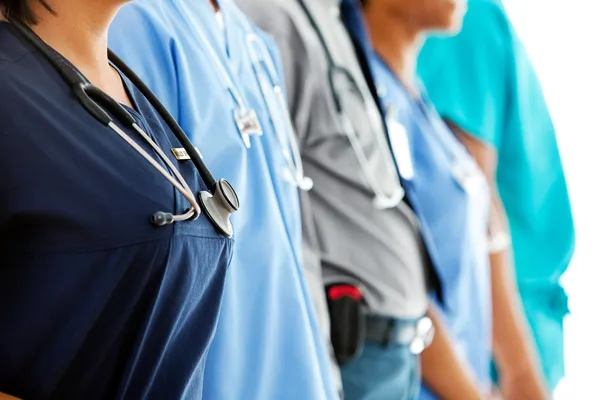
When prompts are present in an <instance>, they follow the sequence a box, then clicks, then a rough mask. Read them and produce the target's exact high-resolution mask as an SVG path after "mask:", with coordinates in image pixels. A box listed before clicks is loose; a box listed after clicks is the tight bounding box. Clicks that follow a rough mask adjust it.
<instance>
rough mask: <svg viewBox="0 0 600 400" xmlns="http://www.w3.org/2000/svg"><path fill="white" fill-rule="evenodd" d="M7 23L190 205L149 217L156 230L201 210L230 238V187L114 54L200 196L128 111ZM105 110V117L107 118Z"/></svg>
mask: <svg viewBox="0 0 600 400" xmlns="http://www.w3.org/2000/svg"><path fill="white" fill-rule="evenodd" d="M7 20H8V21H9V22H10V23H11V24H12V26H14V27H15V29H16V32H17V33H18V34H19V35H20V36H22V38H23V39H25V40H27V41H28V42H30V43H31V44H32V45H33V46H34V47H35V48H36V49H37V50H39V51H40V52H41V53H42V55H43V56H44V57H45V58H46V59H47V60H48V61H49V62H50V64H51V65H52V66H53V67H54V68H55V69H56V71H57V72H58V73H59V74H60V75H61V77H62V78H63V80H64V81H65V82H66V83H67V85H69V86H70V87H71V90H72V92H73V95H74V96H75V98H76V99H77V101H78V102H79V104H81V106H82V107H83V108H84V109H85V110H86V111H87V112H88V113H89V114H90V115H92V116H93V117H94V118H95V119H96V120H98V121H99V122H100V123H101V124H103V125H105V126H107V127H108V128H110V129H112V130H113V131H114V132H115V133H117V134H118V135H119V136H120V137H121V138H122V139H123V140H125V141H126V142H127V143H128V144H129V145H130V146H131V147H133V148H134V149H135V150H136V151H137V152H138V153H139V154H140V155H141V156H142V157H144V159H146V161H148V162H149V163H150V164H151V165H152V166H153V167H154V168H155V169H156V170H157V171H158V172H160V173H161V174H162V175H163V176H164V177H165V179H167V180H168V181H169V182H170V183H171V184H172V185H173V186H174V187H175V189H176V190H177V191H179V192H180V193H181V194H182V195H183V196H184V197H185V198H186V200H188V201H189V203H190V208H189V209H188V210H187V211H186V212H185V213H184V214H173V213H168V212H163V211H158V212H156V213H154V214H153V215H152V217H151V222H152V223H153V224H154V225H157V226H164V225H168V224H172V223H174V222H177V221H187V220H195V219H196V218H198V216H199V215H200V213H201V212H202V211H204V213H205V214H206V216H207V217H208V219H209V221H210V222H211V223H212V225H213V226H214V227H215V229H216V230H217V231H218V232H219V233H221V234H222V235H223V236H225V237H227V238H230V237H232V236H233V227H232V225H231V221H230V216H231V214H232V213H234V212H235V211H237V210H238V209H239V206H240V205H239V199H238V196H237V194H236V192H235V190H234V189H233V187H232V186H231V184H230V183H229V182H227V181H226V180H225V179H219V180H218V181H217V180H215V178H214V177H213V176H212V174H211V173H210V171H209V170H208V168H207V167H206V165H205V164H204V161H202V157H201V155H200V153H199V152H198V150H196V148H195V147H194V145H193V144H192V142H191V141H190V139H189V138H188V137H187V135H186V134H185V132H184V131H183V130H182V129H181V127H180V126H179V124H178V123H177V122H176V121H175V119H173V117H172V116H171V114H170V113H169V112H168V111H167V109H166V108H165V107H164V106H163V105H162V103H161V102H160V100H158V98H157V97H156V96H155V95H154V94H153V93H152V91H151V90H150V89H149V88H148V87H147V86H146V85H145V84H144V83H143V82H142V80H141V79H140V78H139V77H138V76H137V75H136V74H135V73H134V72H133V71H132V70H131V69H130V68H129V67H128V66H127V65H126V64H125V63H124V62H123V61H122V60H120V59H119V58H118V57H117V56H116V55H115V54H114V53H112V52H111V51H110V50H108V58H109V60H110V62H111V63H113V64H114V65H115V66H116V67H117V68H118V69H119V70H120V71H121V72H122V73H123V74H124V75H125V76H126V77H127V78H128V79H129V80H130V81H131V82H132V83H133V84H134V85H135V86H136V87H137V89H138V90H139V91H140V92H141V93H142V94H143V95H144V96H145V97H146V99H147V100H148V101H149V102H150V104H151V105H152V107H154V108H155V109H156V111H157V112H158V113H159V115H160V116H161V118H162V119H163V120H164V121H165V122H166V123H167V125H168V126H169V128H170V129H171V131H172V132H173V133H174V134H175V136H176V137H177V140H178V141H179V142H180V143H181V145H182V146H183V148H184V150H185V152H186V153H187V158H189V159H191V161H192V162H193V163H194V166H195V167H196V169H197V170H198V173H199V174H200V177H201V178H202V180H203V181H204V183H205V184H206V187H207V188H208V191H201V192H200V193H198V194H197V196H196V195H194V193H193V192H192V190H191V189H190V187H189V185H188V184H187V182H186V181H185V179H184V178H183V177H182V176H181V174H180V172H179V171H178V169H177V168H176V167H175V166H174V165H173V163H172V162H171V160H169V158H168V157H167V156H166V154H165V153H164V151H163V150H162V149H161V148H160V147H159V146H158V145H157V144H156V143H155V142H154V140H152V138H151V137H150V136H149V135H148V134H147V133H145V132H144V131H143V130H142V128H140V126H139V125H138V124H137V122H136V121H135V119H134V118H133V117H132V116H131V114H129V112H128V111H127V110H126V109H125V107H123V106H122V105H121V104H119V103H118V102H117V101H115V100H114V99H113V98H112V97H110V96H109V95H107V94H106V93H104V92H103V91H102V90H101V89H99V88H98V87H96V86H94V85H92V84H91V83H90V82H89V81H88V80H87V79H86V78H85V77H84V76H83V75H82V74H81V73H79V72H78V71H77V70H76V69H75V68H74V67H72V66H71V65H69V64H68V63H67V61H66V60H65V59H64V58H63V57H62V56H61V55H60V54H59V53H58V52H56V50H54V49H53V48H51V47H50V46H48V45H47V44H46V43H45V42H44V41H43V40H42V39H41V38H40V37H39V36H37V35H36V34H35V32H33V31H32V30H31V29H30V28H29V27H28V26H26V25H24V24H23V23H22V22H20V21H18V20H15V19H13V18H11V17H7ZM109 111H110V114H109ZM111 114H112V115H113V116H114V117H115V118H116V119H117V120H118V121H119V122H121V123H122V124H123V125H125V126H129V127H131V128H133V129H134V130H135V131H136V132H137V133H138V134H140V136H142V137H143V138H144V140H145V141H146V142H148V144H149V145H150V146H151V147H152V148H153V149H154V151H155V152H156V153H157V154H158V155H159V156H160V158H161V159H162V161H163V162H164V163H165V164H166V165H167V166H168V169H169V170H170V172H171V173H172V174H173V175H175V177H173V176H172V175H171V174H170V173H169V171H168V170H167V169H165V168H164V167H163V166H161V165H160V164H159V163H158V162H157V161H156V160H155V159H154V158H153V157H152V156H150V155H149V154H148V153H147V152H146V151H145V150H144V149H143V148H142V147H141V146H140V145H139V144H137V143H136V142H135V141H134V140H133V139H131V137H130V136H129V135H128V134H127V133H125V132H124V131H123V130H122V129H121V128H119V126H117V125H116V124H115V123H114V121H113V118H112V117H111Z"/></svg>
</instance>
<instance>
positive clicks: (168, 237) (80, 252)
mask: <svg viewBox="0 0 600 400" xmlns="http://www.w3.org/2000/svg"><path fill="white" fill-rule="evenodd" d="M177 237H193V238H199V239H209V240H211V241H212V240H215V241H221V240H222V239H223V237H213V236H206V235H201V234H190V233H174V234H171V235H168V236H165V237H164V238H156V239H149V240H139V241H133V242H128V243H125V244H120V245H114V246H107V247H102V248H95V249H86V250H77V249H70V250H64V251H44V250H42V251H36V252H32V251H27V252H18V253H17V254H19V255H42V254H49V255H50V254H56V255H59V254H90V253H99V252H103V251H108V250H115V249H126V248H128V247H135V246H140V245H144V244H150V243H155V242H162V241H165V240H172V239H174V238H177ZM229 241H231V242H233V240H232V239H229Z"/></svg>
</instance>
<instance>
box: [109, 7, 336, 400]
mask: <svg viewBox="0 0 600 400" xmlns="http://www.w3.org/2000/svg"><path fill="white" fill-rule="evenodd" d="M109 43H110V46H111V48H112V49H114V51H115V52H116V53H117V54H118V55H120V56H121V57H122V58H123V59H124V60H125V61H126V62H128V63H129V64H130V65H131V66H132V68H133V69H134V71H136V72H137V73H139V74H140V75H141V77H143V79H145V80H146V81H147V82H148V83H149V85H150V87H151V89H152V90H153V91H154V93H155V94H156V95H157V96H158V97H159V98H160V99H161V101H163V102H164V104H165V106H166V107H167V108H168V109H169V110H170V111H171V112H172V113H173V114H174V115H175V116H176V119H177V121H178V122H179V123H180V124H181V125H182V127H183V128H184V129H185V131H186V132H188V134H189V135H190V137H191V139H192V141H193V142H194V143H195V144H196V145H197V146H198V147H199V149H200V150H201V151H202V154H203V156H204V160H205V162H206V163H207V165H208V166H209V167H210V168H211V169H212V170H213V171H215V173H216V174H218V175H219V176H223V177H225V178H226V179H227V180H228V181H230V182H231V183H232V184H233V186H234V187H236V189H237V190H238V195H239V198H240V203H241V204H242V206H241V208H240V210H239V211H238V212H237V213H236V214H234V215H233V217H232V224H233V226H234V228H235V231H236V237H235V246H234V247H235V254H234V256H233V260H232V262H231V265H230V266H229V269H228V274H227V282H226V287H225V293H224V300H223V308H222V311H221V314H220V319H219V325H218V328H217V332H216V335H215V339H214V343H213V345H212V346H211V348H210V350H209V352H208V354H207V362H206V370H205V380H204V387H202V386H196V387H193V388H190V390H193V391H194V393H195V396H196V397H195V398H201V397H202V396H204V398H207V399H223V400H228V399H231V400H237V399H248V400H252V399H256V400H262V399H290V400H293V399H298V400H305V399H334V398H336V396H337V392H336V389H335V385H334V380H333V378H332V374H331V369H330V366H329V358H328V353H327V349H326V347H325V345H324V343H323V341H322V340H321V336H320V333H319V326H318V323H317V320H316V317H315V312H314V310H313V305H312V303H311V298H310V294H309V292H308V290H307V286H306V284H305V278H304V273H303V263H302V242H301V239H302V225H301V219H300V209H299V201H298V189H299V186H301V187H302V189H309V186H310V185H309V184H307V182H306V180H305V179H302V178H301V176H302V173H301V172H302V165H301V162H300V160H299V158H297V157H293V154H294V148H295V146H296V142H295V135H294V134H293V132H292V130H291V128H290V126H291V123H290V121H289V118H288V113H287V109H286V107H285V106H284V107H282V106H281V101H279V100H280V99H281V98H283V99H285V98H284V97H281V96H285V92H284V89H285V88H284V87H283V83H282V82H280V81H281V78H280V69H279V58H278V55H277V51H276V49H275V47H274V44H273V43H272V42H271V41H270V40H269V39H267V38H266V36H264V34H263V33H261V32H260V31H258V29H256V27H255V26H254V25H252V24H251V23H250V22H249V21H248V20H247V19H246V18H245V16H244V15H243V14H242V13H241V12H240V10H239V9H238V8H237V7H236V5H235V4H234V3H233V2H232V1H231V0H221V1H219V2H218V3H216V2H210V1H209V0H197V1H175V0H167V1H165V0H139V1H134V2H132V3H130V4H128V5H126V6H125V7H124V8H123V9H122V10H121V11H120V12H119V14H118V15H117V17H116V19H115V22H114V24H113V25H112V27H111V31H110V34H109ZM283 103H284V104H285V101H284V102H283ZM290 158H292V160H290ZM290 161H291V162H290ZM321 301H322V302H323V303H324V302H325V297H324V295H322V296H321Z"/></svg>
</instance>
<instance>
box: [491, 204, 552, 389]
mask: <svg viewBox="0 0 600 400" xmlns="http://www.w3.org/2000/svg"><path fill="white" fill-rule="evenodd" d="M492 205H493V207H492V215H491V218H490V231H491V232H492V233H493V232H499V231H500V232H508V231H509V227H508V224H507V222H506V217H505V212H504V207H503V205H502V202H501V201H500V199H499V197H498V196H497V195H496V196H494V198H493V199H492ZM490 265H491V287H492V315H493V321H492V323H493V352H494V359H495V362H496V365H497V367H498V369H499V372H500V377H501V379H520V377H522V376H526V377H527V379H528V380H529V381H530V382H535V383H536V384H537V385H540V387H541V386H542V380H541V374H540V371H539V367H538V360H537V355H536V353H535V350H534V346H533V343H532V339H531V334H530V331H529V328H528V325H527V321H526V320H525V316H524V312H523V308H522V305H521V300H520V295H519V291H518V287H517V284H516V277H515V273H514V267H513V263H512V252H511V248H510V246H507V247H506V248H504V249H503V250H501V251H498V252H496V253H491V254H490Z"/></svg>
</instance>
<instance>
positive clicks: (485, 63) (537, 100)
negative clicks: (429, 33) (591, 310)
mask: <svg viewBox="0 0 600 400" xmlns="http://www.w3.org/2000/svg"><path fill="white" fill-rule="evenodd" d="M419 74H420V77H421V79H422V80H423V83H424V85H425V86H426V88H427V91H428V93H429V96H430V98H431V100H432V102H433V103H434V104H435V106H436V108H437V109H438V111H439V113H440V115H442V117H444V118H446V119H448V120H451V121H453V122H454V123H455V124H457V125H458V126H460V127H461V128H462V129H464V130H465V131H467V132H468V133H470V134H471V135H474V136H475V137H476V138H478V139H480V140H482V141H483V142H485V143H487V144H488V145H490V146H493V147H494V148H495V149H496V150H497V152H498V170H497V176H496V181H497V187H498V190H499V193H500V197H501V198H502V201H503V203H504V206H505V208H506V212H507V215H508V219H509V223H510V233H511V235H512V241H513V243H512V244H513V250H514V257H515V265H516V273H517V279H518V283H519V286H520V290H521V295H522V297H523V302H524V306H525V311H526V313H527V317H528V319H529V322H530V324H531V326H532V327H533V329H534V333H535V334H536V340H537V343H538V347H539V349H540V351H541V357H542V361H543V363H544V367H545V372H546V376H547V378H548V382H549V385H550V387H554V386H555V385H556V384H557V383H558V380H559V379H560V378H561V377H562V376H563V374H564V370H563V359H562V358H563V354H562V340H563V338H562V335H563V332H562V318H563V317H564V315H565V314H566V313H567V312H568V308H567V297H566V294H565V293H564V290H563V289H562V287H561V286H560V285H559V278H560V277H561V275H562V274H563V273H564V272H565V270H566V268H567V266H568V264H569V262H570V260H571V256H572V254H573V248H574V241H575V235H574V227H573V219H572V215H571V207H570V203H569V196H568V191H567V185H566V182H565V176H564V172H563V168H562V165H561V159H560V154H559V151H558V146H557V141H556V135H555V130H554V126H553V124H552V120H551V118H550V113H549V110H548V107H547V105H546V102H545V100H544V95H543V92H542V88H541V85H540V82H539V80H538V78H537V76H536V73H535V71H534V69H533V66H532V63H531V61H530V59H529V57H528V56H527V53H526V50H525V47H524V46H523V44H522V42H521V41H520V39H519V38H518V36H517V34H516V32H515V30H514V28H513V27H512V25H511V23H510V21H509V19H508V16H507V14H506V10H505V9H504V6H503V5H502V3H501V2H500V1H498V0H470V1H469V11H468V12H467V15H466V18H465V21H464V26H463V30H462V32H461V33H460V34H459V35H458V36H456V37H452V38H432V39H430V40H428V41H427V43H426V44H425V47H424V49H423V51H422V53H421V56H420V60H419Z"/></svg>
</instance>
